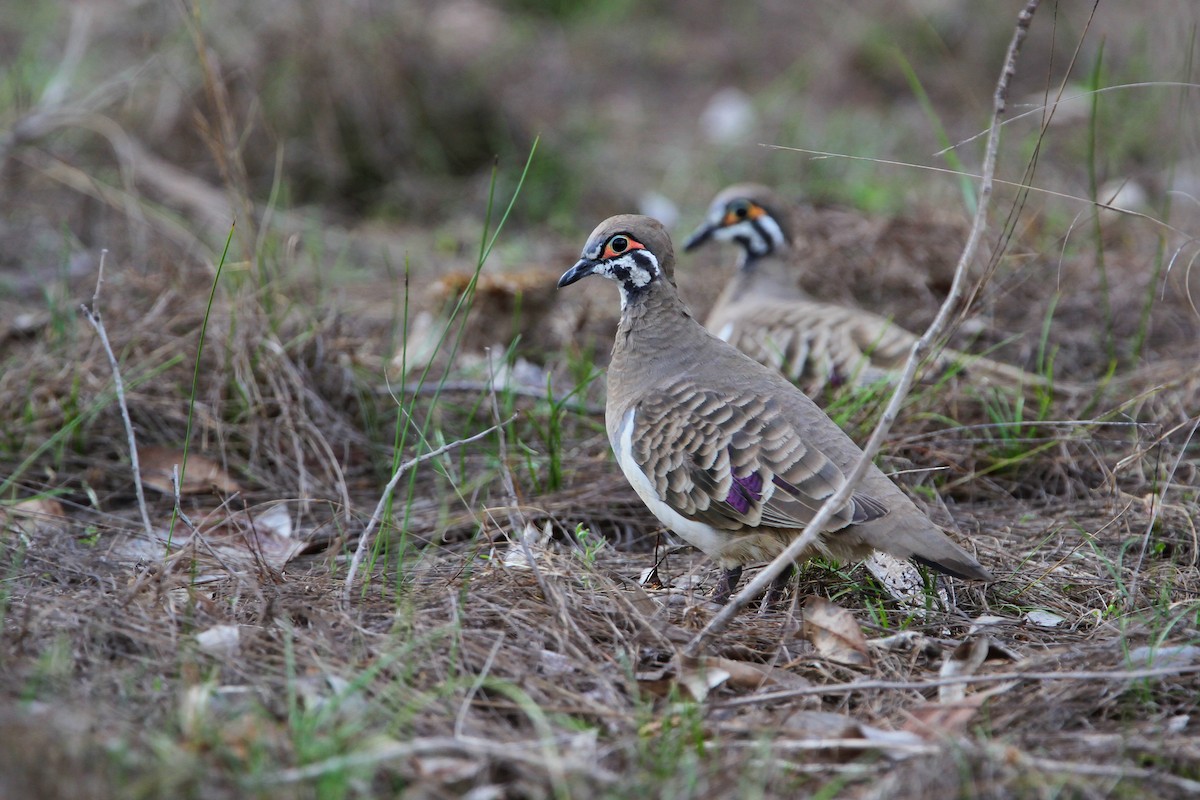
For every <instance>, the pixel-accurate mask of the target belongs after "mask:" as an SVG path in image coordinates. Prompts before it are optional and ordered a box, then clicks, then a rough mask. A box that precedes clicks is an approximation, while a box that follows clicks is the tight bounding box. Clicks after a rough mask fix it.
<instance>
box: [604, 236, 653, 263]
mask: <svg viewBox="0 0 1200 800" xmlns="http://www.w3.org/2000/svg"><path fill="white" fill-rule="evenodd" d="M645 249H646V248H645V247H644V246H643V245H642V243H641V242H639V241H638V240H637V239H633V238H631V237H629V236H626V235H625V234H623V233H618V234H617V235H616V236H614V237H612V238H611V239H609V240H608V243H607V244H606V245H604V255H603V256H601V258H620V257H621V256H623V255H625V254H626V253H628V252H629V251H630V250H645Z"/></svg>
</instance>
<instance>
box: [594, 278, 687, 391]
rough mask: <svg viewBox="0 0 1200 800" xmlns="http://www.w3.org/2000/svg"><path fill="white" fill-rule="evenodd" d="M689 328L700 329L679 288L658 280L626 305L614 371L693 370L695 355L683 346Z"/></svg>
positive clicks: (619, 327) (618, 331)
mask: <svg viewBox="0 0 1200 800" xmlns="http://www.w3.org/2000/svg"><path fill="white" fill-rule="evenodd" d="M689 326H695V327H697V328H699V327H700V323H698V322H697V321H696V319H695V318H694V317H693V316H692V312H691V311H690V310H689V309H688V307H687V305H686V304H684V302H683V300H682V299H680V297H679V293H678V292H677V291H676V290H675V288H674V287H673V286H671V285H669V284H668V283H666V282H665V281H655V282H654V283H653V284H651V285H650V286H649V287H647V289H646V291H645V292H644V293H643V294H641V295H640V296H639V297H637V298H636V299H631V300H630V302H628V303H626V305H625V307H624V308H623V309H622V311H621V321H620V323H619V324H618V325H617V337H616V340H615V341H614V343H613V350H612V361H611V366H612V368H617V369H629V370H635V371H636V370H646V369H650V370H654V371H655V373H656V374H669V373H673V372H678V371H683V370H686V369H689V368H691V366H692V364H691V360H692V355H691V353H690V351H689V350H687V349H686V348H683V349H681V348H680V347H679V343H680V342H681V341H686V340H688V339H689V337H688V336H686V335H684V334H686V331H687V329H688V327H689Z"/></svg>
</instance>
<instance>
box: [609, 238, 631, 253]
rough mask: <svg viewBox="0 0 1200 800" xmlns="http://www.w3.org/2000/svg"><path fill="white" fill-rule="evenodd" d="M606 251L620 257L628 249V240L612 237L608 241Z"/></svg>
mask: <svg viewBox="0 0 1200 800" xmlns="http://www.w3.org/2000/svg"><path fill="white" fill-rule="evenodd" d="M608 249H609V251H611V252H612V253H614V254H616V255H620V254H621V253H624V252H625V251H626V250H628V249H629V240H628V239H626V238H625V237H624V236H614V237H613V238H611V239H609V240H608Z"/></svg>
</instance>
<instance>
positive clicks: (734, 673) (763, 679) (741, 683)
mask: <svg viewBox="0 0 1200 800" xmlns="http://www.w3.org/2000/svg"><path fill="white" fill-rule="evenodd" d="M697 661H699V662H701V664H699V665H697V664H695V663H694V662H697ZM689 662H693V663H691V665H692V666H703V667H704V668H707V669H717V670H721V671H722V672H725V673H726V674H728V676H729V685H730V686H736V687H738V688H739V689H761V688H762V687H764V686H776V687H780V688H795V689H798V688H802V687H804V686H810V685H811V684H810V683H809V681H807V680H806V679H804V678H802V677H801V676H799V675H796V674H794V673H791V672H788V671H787V670H785V669H779V668H778V667H772V666H770V665H769V664H753V663H751V662H749V661H737V660H735V659H732V658H720V657H718V656H708V657H705V658H702V659H687V660H685V663H689Z"/></svg>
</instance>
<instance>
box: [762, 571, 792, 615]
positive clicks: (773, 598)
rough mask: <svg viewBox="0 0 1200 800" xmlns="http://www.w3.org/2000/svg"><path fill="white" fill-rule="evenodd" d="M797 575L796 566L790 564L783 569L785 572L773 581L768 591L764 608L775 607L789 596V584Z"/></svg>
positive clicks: (764, 599) (763, 604)
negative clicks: (785, 596) (784, 597)
mask: <svg viewBox="0 0 1200 800" xmlns="http://www.w3.org/2000/svg"><path fill="white" fill-rule="evenodd" d="M795 574H796V565H795V564H788V565H787V566H786V567H784V568H783V572H781V573H779V574H778V575H776V576H775V580H773V581H771V588H769V589H767V595H766V597H764V598H763V603H762V607H763V608H768V607H770V606H773V605H775V603H776V602H778V601H780V600H782V599H783V596H784V595H785V594H787V590H788V584H789V583H790V582H791V580H792V576H794V575H795Z"/></svg>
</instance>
